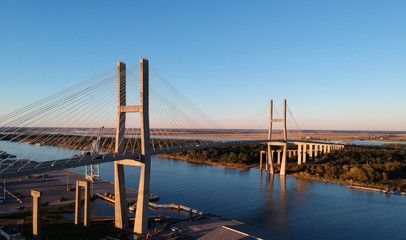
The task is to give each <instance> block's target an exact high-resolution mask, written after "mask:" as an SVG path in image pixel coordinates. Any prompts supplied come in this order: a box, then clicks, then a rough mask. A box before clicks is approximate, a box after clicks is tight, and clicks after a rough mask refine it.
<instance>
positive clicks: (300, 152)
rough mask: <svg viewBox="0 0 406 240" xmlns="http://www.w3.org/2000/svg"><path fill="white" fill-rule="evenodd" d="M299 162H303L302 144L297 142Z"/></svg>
mask: <svg viewBox="0 0 406 240" xmlns="http://www.w3.org/2000/svg"><path fill="white" fill-rule="evenodd" d="M297 164H299V165H300V164H302V144H301V143H299V144H297Z"/></svg>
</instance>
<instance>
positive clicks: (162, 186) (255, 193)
mask: <svg viewBox="0 0 406 240" xmlns="http://www.w3.org/2000/svg"><path fill="white" fill-rule="evenodd" d="M1 146H2V147H1V150H5V151H7V152H9V153H11V154H15V155H17V156H18V155H19V149H23V148H24V151H26V150H27V148H30V152H31V153H32V154H33V156H42V157H41V158H40V159H41V160H45V159H47V158H49V159H51V158H52V155H53V154H57V155H58V156H60V153H61V151H63V152H66V155H67V156H68V155H69V154H72V153H73V152H72V151H67V150H66V149H63V148H58V147H50V146H33V145H26V144H23V143H4V142H2V144H1ZM41 154H42V155H41ZM43 156H46V157H43ZM34 160H39V159H34ZM100 168H101V177H102V179H104V180H107V181H112V180H113V172H112V169H113V163H105V164H102V165H101V166H100ZM72 170H73V171H76V172H80V173H84V168H83V167H81V168H76V169H72ZM125 174H126V184H127V186H128V187H131V188H135V189H137V188H138V177H139V168H138V167H130V166H126V168H125ZM151 193H153V194H157V195H158V196H160V198H161V200H160V202H161V203H181V204H184V205H186V206H189V207H192V208H195V209H198V210H201V211H203V212H212V213H215V214H219V215H222V216H225V217H229V218H232V219H235V220H238V221H241V222H244V223H247V224H250V225H253V226H256V227H259V228H263V229H267V230H268V231H270V232H272V233H274V234H275V235H278V236H281V237H282V238H284V239H340V240H342V239H406V228H405V227H404V219H405V214H406V197H405V196H399V195H385V194H381V193H375V192H364V191H358V190H349V189H347V188H345V185H341V184H336V183H325V182H319V181H313V180H306V179H298V178H294V177H289V176H287V177H280V176H279V175H274V176H273V177H270V176H267V175H266V174H265V173H263V174H261V173H260V171H259V169H251V170H249V171H240V170H236V169H229V168H222V167H217V166H209V165H204V164H196V163H190V162H186V161H181V160H173V159H163V158H158V157H153V158H152V173H151ZM100 208H106V209H105V210H106V211H107V212H112V207H111V206H105V205H100ZM100 211H101V212H103V210H102V209H100Z"/></svg>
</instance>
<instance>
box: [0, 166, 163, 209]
mask: <svg viewBox="0 0 406 240" xmlns="http://www.w3.org/2000/svg"><path fill="white" fill-rule="evenodd" d="M77 180H82V181H86V177H85V175H83V174H80V173H75V172H72V171H69V170H58V171H52V172H48V173H46V174H40V175H32V176H29V177H25V178H23V177H21V178H11V179H7V180H6V192H9V193H11V194H12V195H14V196H12V195H11V194H8V193H6V199H5V200H4V201H3V203H2V204H0V214H1V213H10V212H16V211H18V208H19V207H20V208H21V207H24V208H32V197H31V193H30V191H31V190H37V191H40V192H42V193H43V195H42V197H41V198H42V199H41V201H42V202H43V203H45V202H49V206H58V205H64V204H69V203H74V202H75V194H76V191H75V187H76V181H77ZM2 187H3V186H1V188H2ZM1 193H3V189H1ZM90 193H91V195H93V194H94V195H96V194H100V195H104V194H105V193H114V184H113V183H110V182H107V181H104V180H94V181H93V182H91V183H90ZM2 195H3V194H2ZM1 197H2V196H1ZM126 197H127V201H128V202H136V201H137V197H138V191H137V190H134V189H131V188H128V187H127V188H126ZM151 197H152V199H153V200H158V199H159V197H158V196H154V195H152V196H151Z"/></svg>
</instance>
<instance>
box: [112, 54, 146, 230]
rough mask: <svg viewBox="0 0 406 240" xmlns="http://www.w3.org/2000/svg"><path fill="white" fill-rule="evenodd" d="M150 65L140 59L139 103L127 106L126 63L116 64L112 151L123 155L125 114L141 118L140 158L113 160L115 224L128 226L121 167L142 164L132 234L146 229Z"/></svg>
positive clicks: (121, 226) (122, 169)
mask: <svg viewBox="0 0 406 240" xmlns="http://www.w3.org/2000/svg"><path fill="white" fill-rule="evenodd" d="M148 89H149V64H148V60H147V59H141V60H140V105H135V106H127V105H126V65H125V63H122V62H118V63H117V129H116V145H115V147H116V148H115V153H116V154H117V155H124V152H125V151H124V139H125V136H124V135H125V121H126V113H130V112H139V113H140V119H141V154H140V155H139V157H140V159H123V160H119V161H115V162H114V192H115V204H114V205H115V226H116V228H119V229H126V228H128V215H127V211H128V208H127V203H126V193H125V179H124V166H125V165H131V166H139V167H141V173H140V181H139V188H138V198H137V209H136V215H135V222H134V232H135V233H145V232H147V228H148V202H149V192H150V191H149V188H150V172H151V153H150V144H149V143H150V128H149V112H148V111H149V92H148Z"/></svg>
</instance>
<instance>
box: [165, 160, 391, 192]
mask: <svg viewBox="0 0 406 240" xmlns="http://www.w3.org/2000/svg"><path fill="white" fill-rule="evenodd" d="M157 157H160V158H165V159H173V160H179V161H186V162H191V163H196V164H205V165H209V166H218V167H224V168H232V169H237V170H240V171H249V170H250V169H251V168H259V164H250V165H244V164H237V163H221V162H206V161H198V160H190V159H186V157H174V156H171V155H166V154H162V155H157ZM277 174H279V173H277ZM286 176H290V177H295V178H300V179H308V180H314V181H320V182H327V183H337V184H343V185H349V186H355V187H365V188H374V189H377V190H382V191H394V190H392V189H387V186H388V184H380V183H375V184H371V183H361V182H354V181H345V180H344V181H343V180H339V179H325V178H321V177H318V176H313V175H306V174H305V173H304V172H295V173H289V174H286ZM354 189H355V188H354Z"/></svg>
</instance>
